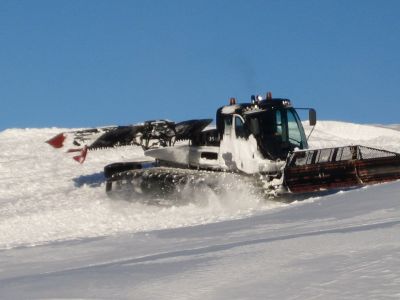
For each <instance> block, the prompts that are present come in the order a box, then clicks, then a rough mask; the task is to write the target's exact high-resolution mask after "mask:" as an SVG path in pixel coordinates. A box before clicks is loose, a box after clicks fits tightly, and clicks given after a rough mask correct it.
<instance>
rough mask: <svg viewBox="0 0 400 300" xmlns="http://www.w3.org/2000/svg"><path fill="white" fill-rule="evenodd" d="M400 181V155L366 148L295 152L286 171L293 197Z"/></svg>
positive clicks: (287, 184)
mask: <svg viewBox="0 0 400 300" xmlns="http://www.w3.org/2000/svg"><path fill="white" fill-rule="evenodd" d="M398 179H400V154H398V153H395V152H390V151H386V150H380V149H375V148H370V147H365V146H346V147H338V148H327V149H317V150H306V151H298V152H294V153H293V154H292V155H291V157H290V158H289V160H288V164H287V167H286V168H285V183H286V186H287V187H288V188H289V190H290V191H291V192H292V193H307V192H315V191H321V190H329V189H339V188H350V187H356V186H364V185H369V184H375V183H382V182H389V181H394V180H398Z"/></svg>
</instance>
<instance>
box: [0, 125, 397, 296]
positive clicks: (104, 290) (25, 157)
mask: <svg viewBox="0 0 400 300" xmlns="http://www.w3.org/2000/svg"><path fill="white" fill-rule="evenodd" d="M398 128H399V126H392V128H384V127H379V126H369V125H358V124H349V123H342V122H333V121H322V122H319V123H318V125H317V127H316V129H315V130H314V133H313V134H312V136H311V139H310V144H311V147H313V148H319V147H330V146H337V145H347V144H362V145H367V146H372V147H378V148H384V149H387V150H392V151H396V152H400V131H398V130H396V129H398ZM306 129H307V130H310V128H306ZM64 130H65V129H59V128H49V129H8V130H5V131H3V132H0V191H1V193H0V298H1V299H38V298H40V299H43V298H80V299H82V298H83V299H88V298H90V299H93V298H96V299H99V298H100V299H101V298H103V299H399V298H400V234H399V230H400V182H394V183H390V184H380V185H375V186H370V187H367V188H362V189H355V190H351V191H342V192H338V193H336V194H331V195H328V196H321V195H320V196H315V197H313V198H310V199H306V200H304V201H295V202H294V203H291V204H282V203H275V202H268V201H265V200H264V199H261V198H259V197H256V196H249V194H250V193H249V191H248V190H247V189H246V187H245V186H238V188H237V190H234V191H231V192H230V193H227V194H226V195H223V196H222V197H217V196H216V195H214V194H213V193H212V191H210V192H209V193H206V194H202V195H190V200H191V201H190V202H189V203H185V204H184V205H179V204H176V203H174V204H171V205H164V206H151V205H146V204H143V203H140V201H132V202H128V201H116V200H110V199H109V198H107V196H106V195H105V192H104V183H103V180H104V178H103V174H102V168H103V166H104V165H105V164H108V163H111V162H115V161H121V160H130V159H132V158H135V157H140V156H141V155H142V152H141V150H140V148H137V147H125V148H121V149H116V150H112V151H105V150H100V151H94V152H90V153H89V155H88V158H87V161H86V162H85V163H84V164H83V165H79V164H77V163H76V162H75V161H73V160H72V159H71V156H68V155H67V154H65V153H64V152H63V151H59V150H55V149H52V148H51V147H49V146H48V145H47V144H45V143H44V141H45V140H47V139H48V138H50V137H52V136H54V135H55V134H57V133H59V132H61V131H64ZM188 197H189V196H188Z"/></svg>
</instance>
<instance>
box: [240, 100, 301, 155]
mask: <svg viewBox="0 0 400 300" xmlns="http://www.w3.org/2000/svg"><path fill="white" fill-rule="evenodd" d="M248 118H249V119H250V120H249V121H250V124H251V126H250V127H251V131H252V133H253V134H254V135H255V136H256V139H257V142H258V145H259V148H260V150H261V152H262V153H263V155H264V156H265V157H267V158H270V159H277V158H280V159H285V158H286V157H287V155H288V153H289V152H290V151H293V150H294V149H295V148H299V149H306V148H308V145H307V139H306V137H305V134H304V129H303V126H302V124H301V121H300V119H299V117H298V115H297V113H296V111H295V110H294V109H293V108H277V109H271V110H267V111H263V112H260V113H257V114H252V115H250V116H248ZM255 128H256V129H255Z"/></svg>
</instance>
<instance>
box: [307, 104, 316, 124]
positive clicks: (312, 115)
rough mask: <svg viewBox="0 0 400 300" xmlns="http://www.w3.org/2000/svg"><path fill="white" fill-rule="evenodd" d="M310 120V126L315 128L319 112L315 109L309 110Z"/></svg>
mask: <svg viewBox="0 0 400 300" xmlns="http://www.w3.org/2000/svg"><path fill="white" fill-rule="evenodd" d="M308 120H309V121H310V126H315V124H317V112H316V111H315V109H313V108H310V109H309V110H308Z"/></svg>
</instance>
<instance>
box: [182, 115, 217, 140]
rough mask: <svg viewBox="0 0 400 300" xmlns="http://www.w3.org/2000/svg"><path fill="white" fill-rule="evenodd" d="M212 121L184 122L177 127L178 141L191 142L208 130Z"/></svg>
mask: <svg viewBox="0 0 400 300" xmlns="http://www.w3.org/2000/svg"><path fill="white" fill-rule="evenodd" d="M211 122H212V119H199V120H188V121H183V122H180V123H178V124H176V125H175V130H176V139H177V140H191V139H193V138H194V137H195V136H197V135H199V134H200V132H201V131H203V129H204V128H206V127H207V126H208V125H209V124H210V123H211Z"/></svg>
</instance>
